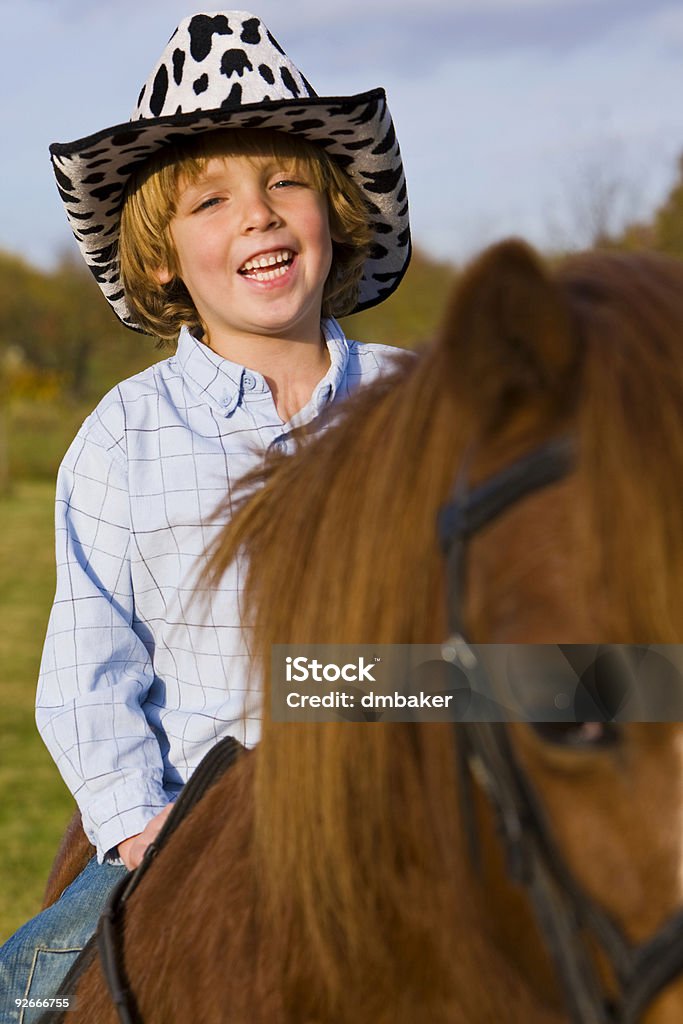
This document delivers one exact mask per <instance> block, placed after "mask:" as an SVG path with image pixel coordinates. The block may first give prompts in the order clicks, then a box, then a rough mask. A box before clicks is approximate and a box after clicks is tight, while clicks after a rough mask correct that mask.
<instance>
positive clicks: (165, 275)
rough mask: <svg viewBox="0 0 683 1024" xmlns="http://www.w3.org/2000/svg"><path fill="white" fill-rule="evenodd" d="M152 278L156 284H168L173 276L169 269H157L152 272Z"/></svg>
mask: <svg viewBox="0 0 683 1024" xmlns="http://www.w3.org/2000/svg"><path fill="white" fill-rule="evenodd" d="M152 277H153V278H154V279H155V281H156V282H157V284H170V283H171V281H172V280H173V278H174V277H175V274H173V273H171V270H170V268H169V267H157V268H156V270H153V271H152Z"/></svg>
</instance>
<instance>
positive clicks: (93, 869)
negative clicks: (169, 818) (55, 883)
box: [0, 857, 126, 1024]
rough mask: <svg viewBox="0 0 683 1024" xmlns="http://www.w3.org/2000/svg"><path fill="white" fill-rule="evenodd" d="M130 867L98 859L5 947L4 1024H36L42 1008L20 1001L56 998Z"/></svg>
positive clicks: (1, 951) (0, 974)
mask: <svg viewBox="0 0 683 1024" xmlns="http://www.w3.org/2000/svg"><path fill="white" fill-rule="evenodd" d="M125 874H126V868H124V867H120V866H116V865H113V864H98V863H97V860H96V859H95V858H94V857H93V859H92V860H91V861H90V863H89V864H88V865H87V867H85V868H84V869H83V871H82V872H81V873H80V875H79V876H78V878H76V880H75V881H74V882H72V883H71V885H70V886H69V887H68V888H67V889H65V890H64V892H63V893H62V895H61V896H60V897H59V899H58V900H57V902H56V903H53V905H52V906H51V907H48V908H47V910H43V911H42V913H40V914H38V915H37V917H34V918H32V920H30V921H29V922H28V923H27V924H25V925H24V926H23V927H22V928H20V929H19V931H18V932H15V933H14V935H12V936H11V938H9V939H8V940H7V942H6V943H5V945H4V946H2V947H1V948H0V1024H34V1022H35V1021H37V1020H38V1018H39V1017H40V1015H41V1013H42V1012H43V1010H42V1008H36V1007H28V1006H26V1007H23V1006H16V1004H15V999H18V1000H30V999H34V1000H35V999H48V998H50V997H52V996H54V995H55V993H56V992H57V989H58V988H59V986H60V985H61V983H62V981H63V980H64V978H65V977H66V974H67V972H68V970H69V968H70V967H71V965H72V963H73V962H74V960H75V959H76V957H77V956H78V954H79V953H80V951H81V950H82V949H83V946H85V944H86V942H87V941H88V939H89V938H90V937H91V936H92V935H93V934H94V932H95V929H96V927H97V920H98V918H99V916H100V914H101V912H102V910H103V908H104V905H105V903H106V902H107V897H108V896H109V893H110V892H111V890H112V889H113V888H114V886H115V885H116V883H117V882H118V881H119V879H120V878H122V877H123V876H124V875H125Z"/></svg>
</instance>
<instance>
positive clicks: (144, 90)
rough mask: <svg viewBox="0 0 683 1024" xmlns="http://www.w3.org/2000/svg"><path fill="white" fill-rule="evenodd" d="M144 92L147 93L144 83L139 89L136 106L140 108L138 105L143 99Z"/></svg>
mask: <svg viewBox="0 0 683 1024" xmlns="http://www.w3.org/2000/svg"><path fill="white" fill-rule="evenodd" d="M146 91H147V82H145V84H144V85H143V87H142V89H140V95H139V96H138V106H140V104H141V103H142V101H143V99H144V98H145V93H146Z"/></svg>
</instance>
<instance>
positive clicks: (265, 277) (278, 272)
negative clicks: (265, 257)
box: [252, 267, 287, 281]
mask: <svg viewBox="0 0 683 1024" xmlns="http://www.w3.org/2000/svg"><path fill="white" fill-rule="evenodd" d="M286 273H287V267H275V269H274V270H268V271H266V272H265V273H258V274H253V275H252V276H253V277H254V278H255V279H256V280H257V281H274V280H275V278H276V277H282V275H283V274H286Z"/></svg>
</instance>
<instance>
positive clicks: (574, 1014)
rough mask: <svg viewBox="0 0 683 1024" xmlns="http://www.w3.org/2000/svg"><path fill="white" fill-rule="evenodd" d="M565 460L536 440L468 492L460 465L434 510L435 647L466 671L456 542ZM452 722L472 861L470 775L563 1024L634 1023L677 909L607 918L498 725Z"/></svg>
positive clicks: (661, 963) (649, 994)
mask: <svg viewBox="0 0 683 1024" xmlns="http://www.w3.org/2000/svg"><path fill="white" fill-rule="evenodd" d="M573 465H574V443H573V441H572V439H571V438H569V437H566V436H563V437H558V438H555V439H553V440H551V441H548V442H546V443H545V444H544V445H542V446H541V447H539V448H536V449H534V450H533V451H531V452H530V453H528V454H527V455H525V456H524V457H523V458H521V459H519V460H518V461H516V462H514V463H513V464H512V465H510V466H508V467H506V468H505V469H503V470H502V471H501V472H499V473H498V474H496V475H494V476H493V477H491V478H490V479H488V480H486V481H485V482H484V483H482V484H480V485H479V486H477V487H476V488H474V489H473V490H472V491H470V490H469V487H468V482H467V476H466V469H465V470H464V471H461V473H460V474H459V476H458V478H457V479H456V482H455V485H454V487H453V492H452V495H451V498H450V501H449V502H448V504H447V505H445V506H444V507H443V508H442V509H441V512H440V514H439V520H438V526H439V539H440V542H441V546H442V549H443V551H444V555H445V557H446V565H447V582H446V585H447V592H448V625H449V630H450V637H449V639H448V640H447V641H446V644H444V648H449V649H455V650H459V651H461V652H463V653H464V657H463V661H462V663H461V667H462V668H463V670H464V671H465V672H466V673H467V674H468V675H469V676H475V677H476V675H477V674H478V673H480V672H482V671H483V669H482V667H481V666H480V664H479V662H478V661H477V658H476V655H475V653H474V651H473V650H472V649H471V647H468V646H467V636H466V631H465V629H464V626H463V622H462V594H463V591H464V583H465V568H466V567H465V544H466V541H467V540H469V539H470V538H471V537H472V536H473V535H474V534H475V533H477V532H478V531H479V530H481V529H483V528H484V527H485V526H486V525H488V524H489V523H490V522H491V521H492V520H493V519H495V518H497V517H498V516H499V515H500V514H501V513H503V512H505V511H506V510H507V509H508V508H510V506H512V505H514V504H515V503H516V502H518V501H520V500H522V499H523V498H524V497H526V496H527V495H529V494H533V493H535V492H537V491H539V490H540V489H542V488H544V487H547V486H550V485H551V484H554V483H557V482H559V481H560V480H562V479H564V478H565V477H566V476H567V475H568V474H569V473H570V471H571V470H572V468H573ZM457 729H458V745H457V754H458V780H459V790H460V795H461V810H462V816H463V822H464V827H465V831H466V834H467V840H468V846H469V850H470V854H471V857H472V860H473V861H474V862H476V860H477V859H478V850H479V836H478V832H477V826H476V816H475V811H474V798H473V782H474V780H475V779H476V781H477V782H478V783H479V784H480V785H481V786H482V788H483V790H484V792H485V794H486V796H487V798H488V801H489V803H490V805H491V807H492V809H493V812H494V816H495V818H496V821H497V825H498V832H499V834H500V836H501V838H502V842H503V844H504V849H505V854H506V861H507V865H508V873H509V875H510V877H511V878H512V879H513V880H514V881H515V882H517V883H519V884H521V885H523V886H524V887H525V888H526V889H527V891H528V893H529V897H530V901H531V904H532V906H533V908H534V911H535V915H536V919H537V922H538V924H539V927H540V930H541V933H542V934H543V936H544V938H545V941H546V943H547V946H548V949H549V952H550V954H551V957H552V959H553V961H554V963H555V967H556V970H557V973H558V975H559V979H560V981H561V984H562V987H563V991H564V997H565V1001H566V1005H567V1009H568V1011H569V1013H570V1015H571V1020H572V1022H573V1024H638V1022H639V1021H640V1020H641V1018H642V1015H643V1013H644V1012H645V1010H646V1008H647V1007H648V1006H649V1004H650V1003H651V1002H652V1001H653V1000H654V999H655V998H656V996H657V995H658V994H659V993H660V992H661V991H662V989H663V988H665V987H666V985H668V984H669V982H670V981H672V980H673V979H674V978H675V977H677V975H678V974H680V973H681V972H682V971H683V911H681V912H679V913H677V914H675V915H673V916H672V917H671V918H669V919H668V920H667V921H666V922H665V923H664V925H663V926H662V927H661V928H660V929H659V931H658V932H657V933H656V934H655V935H654V936H653V938H651V939H649V940H648V941H646V942H644V943H642V944H640V945H635V946H634V945H633V944H632V943H630V942H629V940H628V939H627V938H626V936H625V935H624V933H623V931H622V930H621V929H620V927H619V926H618V925H617V924H616V922H615V921H614V920H613V919H612V918H611V917H610V916H609V915H608V914H607V913H606V912H605V911H604V910H603V909H602V908H601V907H600V906H599V905H598V904H597V903H596V902H595V901H594V900H593V899H592V898H591V897H590V896H589V895H588V894H587V893H586V892H585V891H584V890H583V889H582V887H581V886H580V885H579V884H578V882H577V881H576V880H575V878H574V877H573V875H572V874H571V872H570V871H569V869H568V868H567V866H566V864H565V862H564V860H563V858H562V856H561V854H560V852H559V850H558V849H557V846H556V844H555V842H554V840H553V837H552V833H551V831H550V829H549V827H548V823H547V819H546V816H545V814H544V811H543V808H542V807H541V805H540V803H539V801H538V799H537V797H536V794H535V792H534V790H533V788H532V785H531V783H530V781H529V779H528V778H527V776H526V775H525V773H524V772H523V770H522V769H521V767H520V766H519V764H518V762H517V759H516V758H515V754H514V751H513V749H512V746H511V744H510V740H509V736H508V732H507V727H506V726H505V725H504V724H501V723H492V722H488V723H486V722H481V723H475V722H463V723H459V724H458V726H457ZM588 937H590V938H591V939H592V940H593V941H594V942H595V943H596V944H597V945H598V946H599V948H600V949H601V950H602V951H603V953H604V954H605V956H606V958H607V961H608V963H609V965H610V968H611V971H612V973H613V976H614V979H615V983H616V986H617V989H618V993H617V995H616V996H612V995H610V993H609V992H608V991H607V990H606V989H605V987H604V985H603V983H602V981H601V979H600V976H599V973H598V970H597V967H596V964H595V961H594V959H593V956H592V955H591V953H590V951H589V946H588V943H587V938H588Z"/></svg>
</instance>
